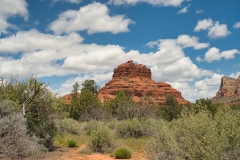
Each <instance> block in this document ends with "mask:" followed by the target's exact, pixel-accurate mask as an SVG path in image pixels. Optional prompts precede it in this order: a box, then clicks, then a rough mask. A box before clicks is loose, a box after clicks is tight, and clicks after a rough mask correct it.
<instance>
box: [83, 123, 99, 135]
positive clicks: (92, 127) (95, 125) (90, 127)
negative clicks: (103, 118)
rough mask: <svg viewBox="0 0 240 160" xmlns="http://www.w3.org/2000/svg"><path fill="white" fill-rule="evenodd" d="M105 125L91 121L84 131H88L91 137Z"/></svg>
mask: <svg viewBox="0 0 240 160" xmlns="http://www.w3.org/2000/svg"><path fill="white" fill-rule="evenodd" d="M103 126H104V125H103V123H102V122H100V121H95V120H92V121H89V122H88V123H87V124H86V126H85V127H84V130H85V131H86V133H87V135H91V134H92V133H93V132H94V131H95V130H97V129H98V128H101V127H103Z"/></svg>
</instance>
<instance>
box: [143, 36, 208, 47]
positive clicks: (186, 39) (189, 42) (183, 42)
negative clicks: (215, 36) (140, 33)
mask: <svg viewBox="0 0 240 160" xmlns="http://www.w3.org/2000/svg"><path fill="white" fill-rule="evenodd" d="M164 41H166V40H164ZM171 41H172V43H174V45H178V46H180V47H181V48H188V47H193V48H194V49H196V50H198V49H204V48H207V47H209V43H199V39H198V37H195V36H189V35H186V34H183V35H179V36H178V38H177V39H175V40H173V39H172V40H171ZM160 42H161V41H159V40H158V41H151V42H148V43H147V44H146V46H148V47H150V48H153V47H154V46H158V45H159V44H160Z"/></svg>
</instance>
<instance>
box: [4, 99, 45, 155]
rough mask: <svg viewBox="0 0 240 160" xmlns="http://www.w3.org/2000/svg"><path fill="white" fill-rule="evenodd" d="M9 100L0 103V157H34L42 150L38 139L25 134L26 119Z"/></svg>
mask: <svg viewBox="0 0 240 160" xmlns="http://www.w3.org/2000/svg"><path fill="white" fill-rule="evenodd" d="M10 104H11V103H9V101H3V102H2V103H1V104H0V159H24V158H26V157H36V156H40V154H41V153H42V152H43V151H44V147H42V146H41V145H39V144H38V139H37V138H36V137H34V136H30V135H29V134H27V132H28V131H27V127H26V119H25V118H24V117H23V115H22V114H21V113H18V112H14V111H13V110H12V107H11V105H10Z"/></svg>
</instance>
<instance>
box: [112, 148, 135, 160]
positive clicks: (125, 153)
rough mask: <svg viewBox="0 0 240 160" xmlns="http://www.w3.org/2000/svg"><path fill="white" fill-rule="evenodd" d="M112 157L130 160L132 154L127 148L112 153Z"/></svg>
mask: <svg viewBox="0 0 240 160" xmlns="http://www.w3.org/2000/svg"><path fill="white" fill-rule="evenodd" d="M114 156H115V158H116V159H130V158H131V157H132V152H131V151H129V150H128V149H127V148H118V149H117V150H115V151H114Z"/></svg>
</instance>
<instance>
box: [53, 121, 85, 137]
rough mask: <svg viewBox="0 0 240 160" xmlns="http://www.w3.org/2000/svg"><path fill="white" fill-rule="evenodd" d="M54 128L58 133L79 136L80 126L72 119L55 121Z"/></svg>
mask: <svg viewBox="0 0 240 160" xmlns="http://www.w3.org/2000/svg"><path fill="white" fill-rule="evenodd" d="M56 128H57V131H58V132H59V133H70V134H80V132H81V124H80V123H79V122H78V121H76V120H74V119H72V118H64V119H62V120H58V121H56Z"/></svg>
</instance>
